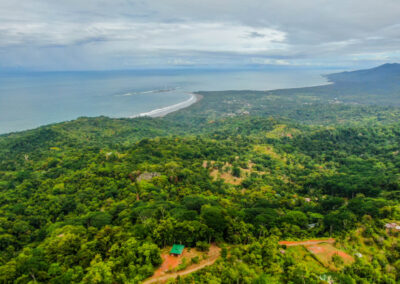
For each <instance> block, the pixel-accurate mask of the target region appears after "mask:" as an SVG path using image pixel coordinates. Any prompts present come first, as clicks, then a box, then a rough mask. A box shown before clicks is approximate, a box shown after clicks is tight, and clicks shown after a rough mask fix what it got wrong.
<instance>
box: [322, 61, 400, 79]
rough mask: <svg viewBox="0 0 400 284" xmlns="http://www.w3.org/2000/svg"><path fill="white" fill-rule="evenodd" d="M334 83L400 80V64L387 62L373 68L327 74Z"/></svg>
mask: <svg viewBox="0 0 400 284" xmlns="http://www.w3.org/2000/svg"><path fill="white" fill-rule="evenodd" d="M325 77H326V78H327V79H328V80H329V81H331V82H334V83H366V82H393V83H398V82H399V81H398V80H400V64H399V63H386V64H383V65H380V66H378V67H375V68H371V69H364V70H357V71H351V72H341V73H334V74H329V75H326V76H325Z"/></svg>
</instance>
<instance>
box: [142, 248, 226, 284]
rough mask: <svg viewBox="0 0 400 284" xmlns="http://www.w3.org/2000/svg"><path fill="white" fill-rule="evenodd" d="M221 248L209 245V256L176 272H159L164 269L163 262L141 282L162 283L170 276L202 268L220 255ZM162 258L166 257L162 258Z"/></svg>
mask: <svg viewBox="0 0 400 284" xmlns="http://www.w3.org/2000/svg"><path fill="white" fill-rule="evenodd" d="M220 252H221V249H220V248H219V247H217V246H216V245H212V246H211V247H210V251H209V253H208V255H209V257H208V258H207V259H205V260H202V261H201V262H200V263H199V264H194V265H190V266H189V267H188V268H187V269H185V270H182V271H178V272H173V273H161V272H160V271H161V270H162V269H164V268H165V267H164V266H165V265H164V263H163V264H162V265H161V267H160V268H159V269H158V270H157V271H156V272H155V273H154V275H153V276H152V277H150V278H148V279H147V280H145V281H144V282H143V284H150V283H163V282H165V281H167V280H168V279H171V278H176V277H178V276H183V275H187V274H190V273H192V272H195V271H198V270H200V269H203V268H204V267H206V266H209V265H212V264H214V262H215V261H216V260H217V259H218V257H219V256H220ZM163 259H167V258H164V257H163Z"/></svg>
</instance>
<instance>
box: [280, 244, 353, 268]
mask: <svg viewBox="0 0 400 284" xmlns="http://www.w3.org/2000/svg"><path fill="white" fill-rule="evenodd" d="M334 243H335V239H319V240H306V241H280V242H279V244H280V245H285V246H287V247H295V246H303V247H304V248H305V249H306V250H307V251H308V252H310V253H311V254H312V255H313V256H314V257H315V259H316V260H317V261H318V262H319V263H321V264H322V265H323V266H325V267H326V268H329V269H331V270H336V269H337V268H338V267H337V265H336V264H335V263H334V261H333V257H334V256H335V255H337V256H339V257H340V258H341V259H342V261H343V265H349V264H351V263H353V262H354V258H353V257H352V256H351V255H349V254H347V253H345V252H344V251H341V250H339V249H337V248H335V247H334V246H333V244H334Z"/></svg>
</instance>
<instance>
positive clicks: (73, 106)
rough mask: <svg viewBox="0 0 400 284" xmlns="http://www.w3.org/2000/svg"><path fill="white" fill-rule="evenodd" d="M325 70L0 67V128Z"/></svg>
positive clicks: (283, 81) (115, 113) (279, 82)
mask: <svg viewBox="0 0 400 284" xmlns="http://www.w3.org/2000/svg"><path fill="white" fill-rule="evenodd" d="M326 73H331V72H330V71H327V70H321V69H317V70H310V69H300V70H298V69H274V70H218V71H216V70H211V71H210V70H145V71H107V72H31V73H27V72H13V73H4V72H3V73H0V133H8V132H14V131H20V130H25V129H31V128H35V127H38V126H41V125H45V124H49V123H55V122H61V121H66V120H72V119H76V118H78V117H80V116H100V115H105V116H109V117H131V116H136V115H139V114H141V113H146V112H150V111H152V110H154V109H159V108H164V107H167V106H170V105H174V104H178V103H180V102H182V101H185V100H188V99H189V98H190V97H191V95H190V93H191V92H194V91H200V90H203V91H212V90H244V89H246V90H271V89H278V88H293V87H303V86H313V85H320V84H324V83H326V80H325V79H324V78H323V77H322V76H321V74H326Z"/></svg>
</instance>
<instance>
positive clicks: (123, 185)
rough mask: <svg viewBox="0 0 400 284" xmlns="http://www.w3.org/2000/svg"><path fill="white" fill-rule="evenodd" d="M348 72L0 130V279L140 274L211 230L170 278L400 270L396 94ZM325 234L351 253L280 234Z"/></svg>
mask: <svg viewBox="0 0 400 284" xmlns="http://www.w3.org/2000/svg"><path fill="white" fill-rule="evenodd" d="M341 76H342V75H341ZM368 78H369V77H368ZM346 84H347V86H346V92H345V93H341V94H342V95H341V96H337V92H339V91H340V90H342V89H344V88H345V86H344V85H343V84H342V83H335V84H333V85H328V86H323V87H315V88H303V89H291V90H278V91H269V92H255V91H226V92H208V93H205V92H202V93H200V94H201V95H202V99H201V100H200V102H198V103H197V104H195V105H193V106H191V107H189V108H187V109H184V110H181V111H178V112H176V113H172V114H170V115H168V116H166V117H165V118H137V119H110V118H106V117H99V118H79V119H77V120H75V121H71V122H65V123H60V124H54V125H49V126H44V127H41V128H38V129H35V130H30V131H25V132H21V133H13V134H7V135H2V136H0V224H1V226H0V282H2V283H139V282H140V281H142V280H144V279H146V278H147V277H149V276H151V275H152V274H153V272H154V270H155V269H156V268H157V267H158V266H159V265H160V264H161V262H162V259H161V257H160V250H161V249H162V248H164V247H165V246H171V245H173V244H183V245H185V246H186V247H189V248H190V247H199V248H202V249H207V244H208V243H210V242H216V243H217V244H218V245H219V246H221V247H222V253H221V258H220V259H219V260H218V261H217V262H216V263H215V264H213V265H212V266H210V267H207V268H205V269H202V270H200V271H198V272H196V273H193V274H189V275H187V276H185V277H182V278H177V279H176V280H171V281H175V282H176V283H327V282H326V281H328V280H332V281H334V283H396V281H397V282H398V281H400V261H399V259H400V242H399V234H400V232H397V231H396V230H387V229H385V224H387V223H396V222H397V224H400V171H399V168H400V152H399V151H400V149H399V145H400V124H399V122H398V121H399V120H398V119H399V115H400V109H399V108H397V107H396V105H397V103H396V101H394V103H393V104H390V105H389V104H387V105H385V104H384V102H386V101H391V100H397V99H398V98H399V96H398V93H397V92H396V90H395V89H393V88H392V87H390V88H392V89H391V92H388V91H387V90H386V89H384V88H383V87H384V84H383V83H382V82H381V81H380V82H379V84H380V85H379V86H375V87H376V90H377V89H378V87H379V88H383V89H384V91H382V92H378V93H374V94H371V93H369V92H368V91H365V92H364V90H363V89H360V88H359V87H360V84H359V80H358V81H357V83H354V84H353V83H348V82H346ZM382 86H383V87H382ZM364 95H365V97H363V96H364ZM378 96H380V97H379V98H380V99H379V102H380V103H377V100H378ZM355 102H357V104H356V103H355ZM326 237H334V238H336V247H337V248H338V249H341V250H343V251H345V252H346V253H348V254H349V255H351V256H352V257H354V259H355V262H354V263H353V264H351V265H344V264H343V262H341V261H342V260H341V259H340V256H338V257H335V258H333V259H332V260H331V261H332V262H334V267H336V269H332V268H331V266H324V265H323V264H321V262H320V261H318V259H316V258H315V256H313V254H311V253H310V252H308V251H307V250H305V249H304V248H302V247H293V248H285V247H282V246H279V245H278V241H280V240H307V239H315V238H326ZM324 281H325V282H324Z"/></svg>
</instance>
